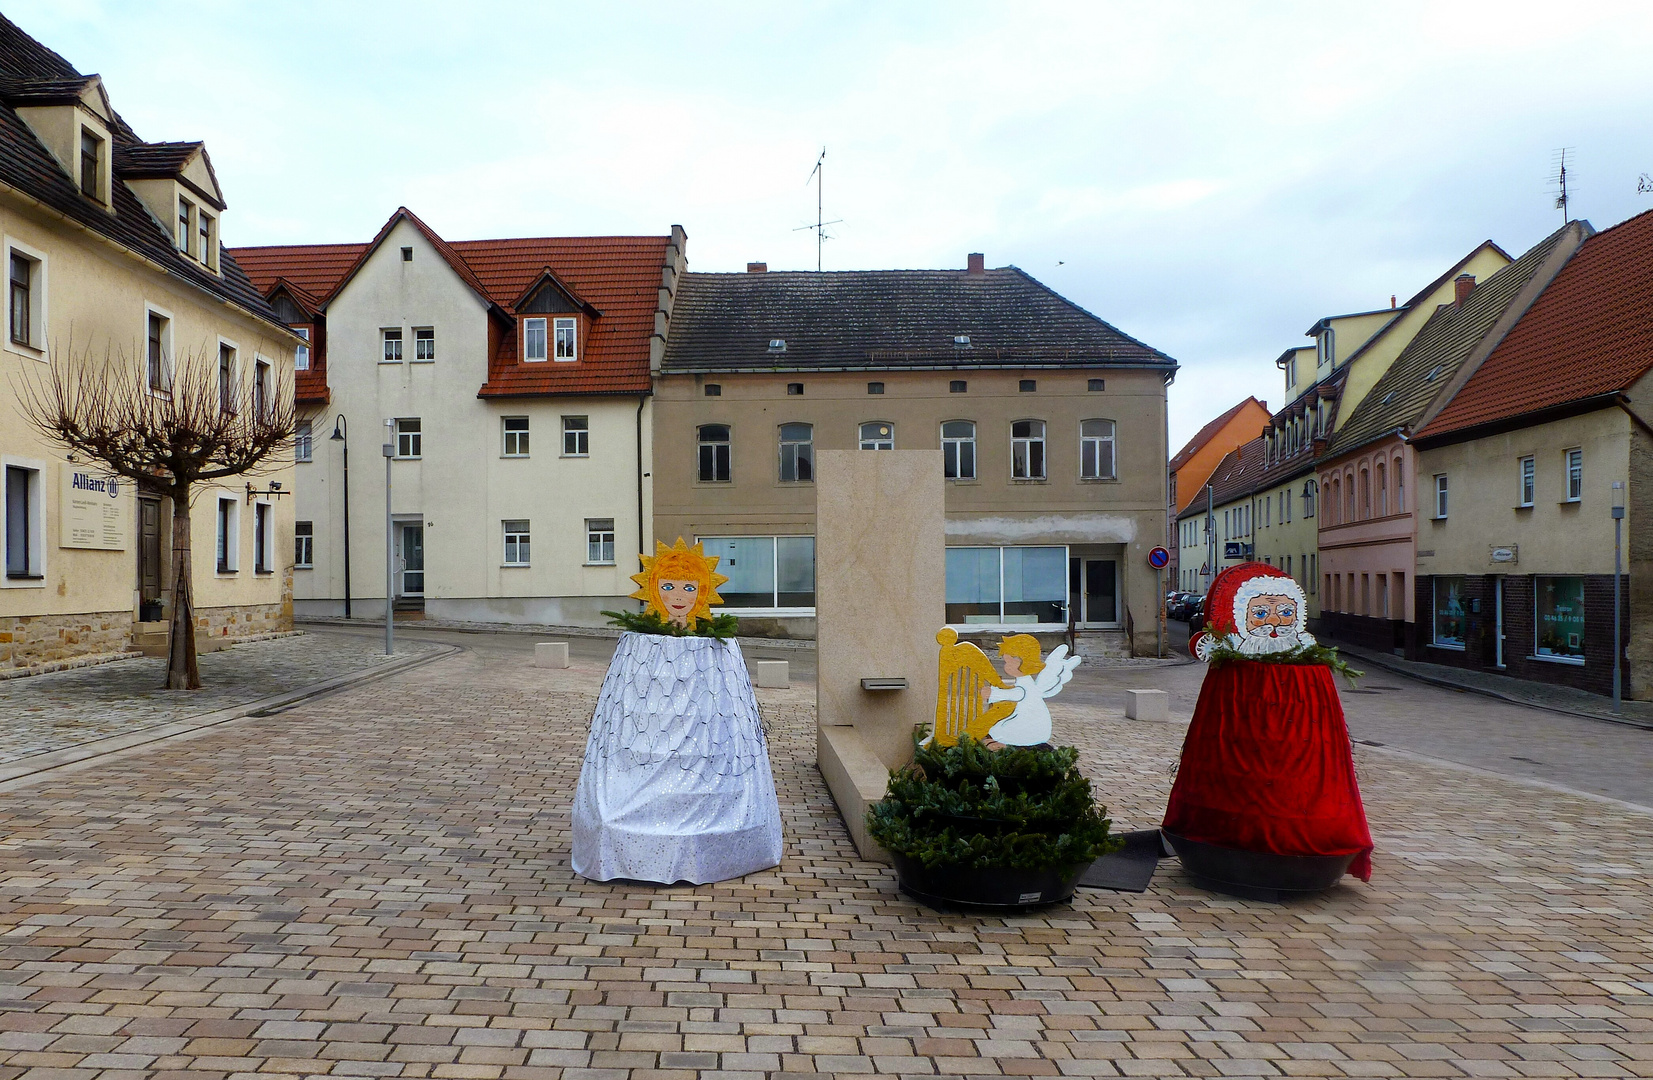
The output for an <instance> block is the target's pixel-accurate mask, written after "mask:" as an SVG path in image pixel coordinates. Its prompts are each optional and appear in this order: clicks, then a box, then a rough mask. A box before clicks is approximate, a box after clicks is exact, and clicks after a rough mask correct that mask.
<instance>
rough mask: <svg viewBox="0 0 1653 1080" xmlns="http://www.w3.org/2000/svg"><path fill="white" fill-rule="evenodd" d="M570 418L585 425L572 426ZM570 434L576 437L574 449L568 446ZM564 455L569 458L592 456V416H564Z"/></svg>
mask: <svg viewBox="0 0 1653 1080" xmlns="http://www.w3.org/2000/svg"><path fill="white" fill-rule="evenodd" d="M570 420H576V421H578V422H580V423H582V424H584V425H585V426H584V427H577V428H571V427H569V426H568V422H569V421H570ZM569 436H573V437H574V449H573V450H570V449H569V448H568V440H569ZM562 456H563V457H567V458H587V457H590V456H591V417H590V416H565V417H563V418H562Z"/></svg>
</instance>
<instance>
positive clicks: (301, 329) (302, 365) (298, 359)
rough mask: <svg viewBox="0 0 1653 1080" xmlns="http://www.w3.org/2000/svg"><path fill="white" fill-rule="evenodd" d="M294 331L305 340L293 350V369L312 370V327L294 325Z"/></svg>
mask: <svg viewBox="0 0 1653 1080" xmlns="http://www.w3.org/2000/svg"><path fill="white" fill-rule="evenodd" d="M293 333H295V334H297V335H298V336H299V337H301V338H303V339H304V342H305V343H304V344H303V345H300V346H299V347H298V348H297V349H296V350H294V352H293V370H294V371H309V370H310V344H309V342H310V328H309V327H308V326H295V327H293Z"/></svg>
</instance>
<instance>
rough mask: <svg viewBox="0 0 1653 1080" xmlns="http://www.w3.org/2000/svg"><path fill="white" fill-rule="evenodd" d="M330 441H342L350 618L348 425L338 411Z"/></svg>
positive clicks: (346, 590) (347, 612)
mask: <svg viewBox="0 0 1653 1080" xmlns="http://www.w3.org/2000/svg"><path fill="white" fill-rule="evenodd" d="M330 441H331V442H342V443H344V617H345V618H347V619H348V618H350V425H349V424H347V423H345V419H344V414H343V413H340V414H339V417H338V419H337V420H334V421H333V437H332V439H331V440H330Z"/></svg>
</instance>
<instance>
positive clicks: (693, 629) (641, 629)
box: [603, 611, 740, 641]
mask: <svg viewBox="0 0 1653 1080" xmlns="http://www.w3.org/2000/svg"><path fill="white" fill-rule="evenodd" d="M603 614H604V615H607V616H608V624H609V625H610V626H618V627H619V628H620V629H622V630H630V631H631V632H632V633H634V634H662V635H665V636H666V637H709V638H717V639H718V640H719V641H727V640H728V639H729V638H732V637H734V636H735V635H736V634H738V633H740V620H739V619H737V618H736V617H735V616H733V615H727V614H725V615H713V616H712V617H711V618H710V619H696V620H695V621H694V625H693V626H690V627H684V626H678V625H677V624H676V623H672V622H668V621H667V620H665V619H662V618H661V617H660V616H659V615H657V614H655V613H654V612H652V611H605V612H603Z"/></svg>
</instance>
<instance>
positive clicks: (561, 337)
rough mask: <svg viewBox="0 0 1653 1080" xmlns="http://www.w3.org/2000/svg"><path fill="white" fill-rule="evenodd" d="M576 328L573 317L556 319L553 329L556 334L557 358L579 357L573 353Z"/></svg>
mask: <svg viewBox="0 0 1653 1080" xmlns="http://www.w3.org/2000/svg"><path fill="white" fill-rule="evenodd" d="M577 328H578V323H576V322H575V321H574V320H573V319H558V320H557V321H556V327H555V330H556V335H557V359H558V360H577V359H579V357H578V356H577V355H576V354H575V344H576V341H575V339H576V337H577V335H578V329H577Z"/></svg>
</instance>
